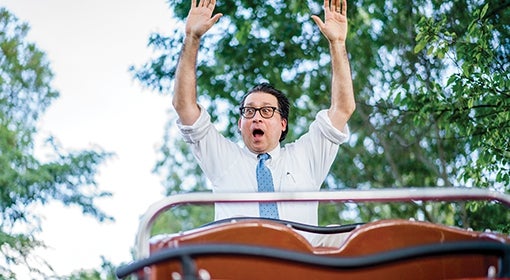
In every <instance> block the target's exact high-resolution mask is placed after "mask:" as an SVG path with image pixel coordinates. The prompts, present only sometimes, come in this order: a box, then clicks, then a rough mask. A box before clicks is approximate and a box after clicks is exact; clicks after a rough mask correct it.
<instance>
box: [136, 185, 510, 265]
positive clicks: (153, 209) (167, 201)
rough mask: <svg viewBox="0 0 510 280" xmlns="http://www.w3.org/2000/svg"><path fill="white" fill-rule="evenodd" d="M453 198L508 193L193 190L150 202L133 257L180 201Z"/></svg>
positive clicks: (145, 249) (142, 252)
mask: <svg viewBox="0 0 510 280" xmlns="http://www.w3.org/2000/svg"><path fill="white" fill-rule="evenodd" d="M433 200H435V201H454V200H486V201H497V202H500V203H501V204H503V205H505V206H506V207H508V208H510V195H508V194H504V193H501V192H497V191H493V190H488V189H478V188H453V187H452V188H406V189H376V190H339V191H318V192H275V193H211V192H197V193H186V194H177V195H172V196H169V197H165V198H163V199H161V200H160V201H158V202H156V203H154V204H152V205H151V206H150V207H149V208H148V209H147V211H146V212H145V214H144V215H143V216H142V217H141V219H140V225H139V227H138V233H137V237H136V249H137V250H136V258H137V259H142V258H146V257H148V256H149V254H150V245H149V242H148V240H149V239H150V231H151V228H152V225H153V223H154V221H155V220H156V218H157V217H158V215H159V214H161V213H162V212H164V211H165V210H167V209H169V208H171V207H174V206H177V205H181V204H189V203H191V204H203V203H213V202H260V201H281V202H289V201H293V202H306V201H318V202H324V201H336V202H405V201H407V202H409V201H433Z"/></svg>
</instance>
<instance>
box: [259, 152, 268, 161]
mask: <svg viewBox="0 0 510 280" xmlns="http://www.w3.org/2000/svg"><path fill="white" fill-rule="evenodd" d="M257 157H258V158H259V159H260V160H261V161H262V162H265V161H266V160H267V159H269V158H270V157H271V156H270V155H269V154H268V153H265V154H260V155H258V156H257Z"/></svg>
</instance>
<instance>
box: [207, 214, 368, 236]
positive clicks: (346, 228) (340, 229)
mask: <svg viewBox="0 0 510 280" xmlns="http://www.w3.org/2000/svg"><path fill="white" fill-rule="evenodd" d="M254 219H256V220H259V221H260V220H262V221H271V222H273V223H279V224H282V225H286V226H288V227H290V228H293V229H296V230H300V231H306V232H311V233H319V234H337V233H346V232H351V231H353V230H354V229H355V228H357V227H359V226H361V225H364V224H365V223H354V224H348V225H339V226H327V227H322V226H312V225H308V224H302V223H298V222H294V221H287V220H280V219H272V218H262V217H235V218H227V219H222V220H217V221H214V222H210V223H207V224H204V225H202V226H200V227H199V228H203V227H208V226H212V225H220V224H230V223H234V222H237V221H246V220H254Z"/></svg>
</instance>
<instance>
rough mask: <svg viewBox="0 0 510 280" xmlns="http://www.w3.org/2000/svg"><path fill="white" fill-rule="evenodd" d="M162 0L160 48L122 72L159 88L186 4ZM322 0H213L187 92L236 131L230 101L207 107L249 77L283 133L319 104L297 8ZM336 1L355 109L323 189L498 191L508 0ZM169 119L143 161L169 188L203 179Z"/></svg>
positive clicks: (317, 66)
mask: <svg viewBox="0 0 510 280" xmlns="http://www.w3.org/2000/svg"><path fill="white" fill-rule="evenodd" d="M169 4H170V7H172V9H173V12H174V14H175V17H176V18H177V19H178V20H180V21H181V22H180V23H179V24H178V25H177V26H176V28H175V29H173V30H172V32H171V34H169V35H168V36H164V35H162V34H153V35H152V36H151V38H150V40H149V44H150V46H151V47H152V48H154V50H155V51H156V52H158V53H160V55H159V56H158V57H156V58H154V59H153V60H152V61H149V62H148V63H146V64H145V65H142V66H140V67H133V69H132V71H133V73H134V75H135V78H136V79H138V80H140V81H141V82H142V83H143V84H144V85H146V86H147V87H151V88H154V89H157V90H159V91H160V92H161V93H163V94H171V89H172V79H173V77H174V72H175V65H176V62H177V59H178V55H179V50H180V46H181V43H182V38H183V36H184V34H183V29H182V28H181V27H182V20H184V19H185V18H186V16H187V13H188V11H189V1H182V0H171V1H169ZM321 6H322V1H318V0H308V1H290V2H289V1H277V0H274V1H259V0H254V1H246V0H226V1H218V2H217V9H216V11H215V12H221V13H223V14H224V16H223V17H222V18H221V19H220V22H219V23H218V24H217V25H216V26H215V27H214V28H213V29H212V30H211V32H210V33H209V34H208V36H206V37H205V38H204V39H203V48H202V50H201V53H200V55H199V65H198V68H197V71H198V77H199V79H198V92H199V101H200V102H201V103H202V104H205V105H206V106H207V109H208V110H209V111H210V112H211V113H212V117H213V118H215V119H214V121H217V122H218V123H220V124H225V130H224V133H225V135H227V136H228V137H231V138H233V139H234V140H239V138H238V135H237V127H236V123H237V118H238V115H237V111H236V110H235V108H233V109H232V110H229V112H228V113H227V114H216V113H213V112H221V111H222V110H221V109H219V108H224V107H225V104H229V105H230V106H234V107H235V106H237V105H238V102H239V100H240V97H241V96H242V94H243V93H244V92H245V90H246V89H247V88H248V87H250V86H251V85H253V84H255V83H258V82H261V81H269V82H271V83H273V84H274V85H275V86H276V87H278V88H281V89H283V90H284V91H285V92H286V93H287V95H288V96H289V98H290V99H291V100H292V101H293V104H292V105H293V110H292V111H291V115H290V117H289V124H290V126H289V127H290V132H289V135H288V137H287V139H288V140H289V141H292V140H293V139H296V137H297V136H299V135H301V134H302V132H303V130H304V129H306V127H307V125H308V124H309V122H310V120H311V119H312V117H313V116H314V115H315V114H316V112H317V111H318V110H319V109H322V108H323V106H324V105H325V104H328V101H327V100H325V99H326V98H328V93H327V91H328V89H329V86H328V84H329V77H330V68H329V57H328V49H327V42H326V40H324V39H323V38H322V36H321V34H320V32H319V30H318V28H317V27H316V26H315V25H314V23H313V21H311V19H310V15H311V14H321V13H322V8H321ZM348 6H349V8H348V18H349V26H350V31H349V36H350V37H349V39H348V42H347V47H348V50H349V55H350V58H351V68H352V76H353V79H354V87H355V95H356V100H357V109H356V112H355V114H354V116H353V118H352V119H351V121H350V122H349V124H350V127H351V132H352V138H351V140H350V142H349V143H348V144H347V145H343V146H341V148H340V152H339V156H338V158H337V160H336V162H335V164H334V166H333V168H332V170H331V173H330V176H329V177H328V178H327V180H326V182H325V184H324V188H325V189H344V188H382V187H390V186H391V187H399V188H403V187H420V186H444V187H450V186H456V185H472V186H475V187H489V186H490V187H494V188H496V189H498V190H499V191H505V192H508V191H509V186H510V184H509V181H510V180H509V173H510V170H509V162H508V160H509V157H510V153H509V150H508V147H510V145H509V143H508V141H509V140H508V137H507V135H509V126H508V123H509V122H508V118H509V113H508V108H510V106H508V103H509V102H510V101H509V100H510V99H509V98H508V92H510V89H509V80H510V79H509V78H510V75H509V72H508V71H509V70H508V69H510V67H508V66H509V65H508V64H509V56H508V53H509V48H510V44H509V40H510V39H509V38H510V36H508V35H509V34H508V32H509V30H510V23H509V18H510V15H509V13H510V12H509V9H508V7H509V6H510V2H508V1H499V0H489V1H477V0H461V1H436V0H418V1H411V2H410V1H405V0H392V1H390V0H386V1H380V0H356V1H349V3H348ZM174 119H175V116H172V117H171V120H170V122H169V124H168V127H167V137H166V138H165V143H164V145H163V146H162V153H163V159H162V160H161V161H160V162H159V163H158V164H157V165H156V169H155V171H156V172H160V173H162V174H163V175H164V176H165V178H166V180H165V183H166V187H167V189H168V193H169V194H172V193H175V192H181V191H190V190H199V189H204V187H205V186H206V185H205V181H204V180H205V179H204V178H203V176H201V173H200V171H199V169H198V166H197V165H196V164H194V161H193V159H192V156H191V153H189V151H188V150H187V147H186V146H185V145H183V143H182V141H181V140H180V138H179V137H178V135H176V133H175V130H172V129H171V127H173V126H174V121H175V120H174ZM170 155H171V156H170ZM476 205H477V204H469V205H468V207H466V205H465V204H462V203H461V204H458V205H457V204H456V206H452V205H451V204H439V205H436V204H433V205H432V204H427V203H410V204H405V205H392V204H390V205H370V206H367V205H365V206H362V207H359V208H358V210H357V211H358V215H357V217H356V218H353V219H352V220H344V221H343V222H350V221H370V220H374V219H379V218H385V217H388V216H389V215H390V214H392V215H396V216H397V217H406V218H408V217H424V219H426V220H429V221H432V222H445V221H453V223H454V224H456V225H459V226H464V227H469V226H473V225H475V226H476V225H477V224H476V223H473V222H472V221H471V218H472V217H473V216H474V215H470V211H468V210H469V209H471V210H474V209H475V208H477V209H478V211H485V210H483V209H486V208H485V207H476ZM328 207H329V206H328ZM343 209H344V206H343V205H339V206H335V207H334V208H333V209H331V208H328V209H325V210H324V211H322V212H321V218H328V219H330V220H331V219H335V218H336V219H338V217H339V216H341V215H339V213H341V212H342V210H343ZM449 213H455V216H454V218H452V215H450V214H449ZM487 213H492V214H491V215H495V214H494V212H487ZM497 213H498V215H499V217H500V219H498V221H497V223H499V224H500V225H504V224H508V220H509V218H510V217H509V214H508V211H507V212H504V211H502V210H499V211H498V212H497ZM335 216H336V217H335ZM482 216H483V215H482ZM341 222H342V221H341ZM477 229H481V228H477Z"/></svg>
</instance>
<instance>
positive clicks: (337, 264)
mask: <svg viewBox="0 0 510 280" xmlns="http://www.w3.org/2000/svg"><path fill="white" fill-rule="evenodd" d="M458 254H479V255H493V256H497V257H499V262H500V264H501V269H500V271H499V275H498V277H501V278H504V277H510V244H504V243H498V242H490V241H467V242H466V241H464V242H450V243H441V245H440V246H438V244H429V245H421V246H414V247H407V248H403V249H397V250H392V251H386V252H382V253H376V254H370V255H365V256H356V257H352V256H349V257H338V256H335V257H332V256H322V255H314V254H309V253H302V252H296V251H290V250H284V249H275V248H269V247H261V246H250V245H235V244H198V245H185V246H181V247H178V248H169V249H163V250H161V251H158V252H155V253H153V254H152V255H151V256H150V257H148V258H144V259H141V260H138V261H135V262H132V263H130V264H128V265H125V266H122V267H119V268H118V269H117V271H116V275H117V277H119V278H124V277H126V276H128V275H130V274H132V273H134V272H137V271H140V270H141V269H143V268H145V267H148V266H151V265H156V264H159V263H162V262H166V261H170V260H177V259H178V260H180V261H181V265H182V268H183V274H184V276H185V277H184V279H196V278H195V277H196V275H197V271H196V268H195V264H194V261H193V257H199V256H208V255H214V256H219V255H230V256H252V257H260V258H269V259H275V260H284V261H290V262H296V263H299V264H302V265H313V266H320V267H324V268H331V269H355V268H367V267H372V266H378V265H383V264H387V263H393V262H398V261H402V260H410V259H417V258H423V257H431V256H445V255H458Z"/></svg>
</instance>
